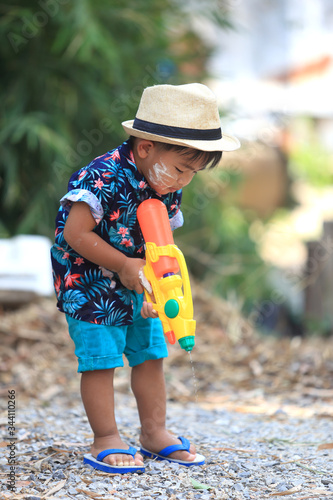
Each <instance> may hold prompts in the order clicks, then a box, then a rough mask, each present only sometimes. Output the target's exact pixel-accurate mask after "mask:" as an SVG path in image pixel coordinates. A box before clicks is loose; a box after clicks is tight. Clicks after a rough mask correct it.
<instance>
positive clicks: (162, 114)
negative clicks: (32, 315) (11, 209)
mask: <svg viewBox="0 0 333 500" xmlns="http://www.w3.org/2000/svg"><path fill="white" fill-rule="evenodd" d="M122 125H123V127H124V129H125V131H126V132H127V133H128V134H129V135H130V139H129V140H128V141H127V142H125V143H123V144H122V145H121V146H119V147H118V148H116V149H114V150H113V151H110V152H108V153H106V154H105V155H103V156H100V157H98V158H96V159H95V160H93V161H92V162H91V163H90V164H89V165H88V166H87V167H84V168H82V169H81V170H79V171H78V172H76V173H74V174H73V175H72V177H71V179H70V181H69V189H68V193H67V194H66V195H65V196H64V197H63V198H62V200H61V205H62V207H61V208H60V210H59V213H58V216H57V219H56V225H57V229H56V241H55V244H54V245H53V247H52V250H51V254H52V263H53V275H54V285H55V290H56V295H57V299H58V308H59V309H60V311H62V312H64V313H66V318H67V322H68V326H69V333H70V335H71V338H72V339H73V341H74V344H75V354H76V355H77V357H78V361H79V368H78V371H79V372H81V373H82V378H81V396H82V400H83V404H84V407H85V410H86V413H87V416H88V419H89V423H90V425H91V428H92V430H93V433H94V442H93V444H92V446H91V453H90V454H89V455H86V456H85V459H84V460H85V462H86V463H88V464H90V465H92V466H93V467H95V468H97V469H100V470H104V471H107V472H111V473H115V472H118V473H124V472H143V471H144V464H143V457H142V455H145V456H149V457H152V458H158V459H165V460H168V461H173V462H177V463H180V464H182V465H186V466H190V465H201V464H203V463H204V457H203V456H201V455H199V454H197V453H196V450H195V448H194V446H193V445H191V444H190V443H189V441H188V440H187V439H185V438H178V439H177V438H176V437H175V436H173V435H172V434H169V432H168V431H167V430H166V428H165V418H166V394H165V383H164V375H163V368H162V365H163V358H164V357H166V356H167V355H168V352H167V348H166V344H165V340H164V336H163V330H162V327H161V323H160V320H159V319H158V318H157V314H156V312H155V311H154V310H153V309H152V304H149V303H147V302H145V301H144V300H143V287H142V284H141V281H140V277H139V276H140V273H141V270H142V268H143V265H144V261H143V258H144V242H143V239H142V236H141V233H140V229H139V225H138V222H137V218H136V212H137V208H138V205H139V204H140V203H141V202H142V201H143V200H145V199H147V198H158V199H160V200H162V201H163V202H164V204H165V205H166V207H167V209H168V213H169V218H170V224H171V227H172V229H175V228H177V227H179V226H181V225H182V214H181V212H180V202H181V189H182V188H183V187H184V186H186V185H187V184H189V182H191V180H192V178H193V176H194V175H195V174H196V173H197V172H198V171H200V170H203V169H204V168H206V167H207V166H209V167H213V166H215V165H217V164H218V162H219V161H220V159H221V156H222V151H232V150H234V149H237V148H238V147H239V141H238V140H237V139H236V138H235V137H232V136H226V135H223V136H222V133H221V125H220V119H219V114H218V108H217V103H216V98H215V96H214V94H213V93H212V92H211V91H210V90H209V89H208V88H207V87H206V86H204V85H201V84H197V83H193V84H188V85H179V86H172V85H156V86H154V87H148V88H146V89H145V90H144V92H143V95H142V98H141V101H140V105H139V108H138V112H137V115H136V118H135V120H130V121H126V122H123V124H122ZM140 313H141V314H140ZM123 354H125V356H126V357H127V359H128V362H129V365H130V366H131V367H132V372H131V386H132V390H133V393H134V396H135V398H136V401H137V406H138V411H139V417H140V422H141V435H140V443H141V450H140V451H141V454H140V453H138V452H137V451H136V450H135V448H132V447H130V448H129V447H128V445H127V444H126V443H124V442H123V441H122V439H121V437H120V435H119V433H118V429H117V425H116V421H115V415H114V394H113V375H114V370H115V368H116V367H118V366H123V359H122V356H123Z"/></svg>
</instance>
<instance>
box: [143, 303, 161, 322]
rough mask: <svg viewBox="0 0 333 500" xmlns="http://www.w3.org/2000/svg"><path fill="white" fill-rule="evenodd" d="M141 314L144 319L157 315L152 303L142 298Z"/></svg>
mask: <svg viewBox="0 0 333 500" xmlns="http://www.w3.org/2000/svg"><path fill="white" fill-rule="evenodd" d="M141 316H142V317H143V318H144V319H147V318H157V317H158V314H157V312H156V311H155V309H154V308H153V304H152V303H151V302H146V301H145V300H144V302H143V305H142V309H141Z"/></svg>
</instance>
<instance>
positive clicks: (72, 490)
mask: <svg viewBox="0 0 333 500" xmlns="http://www.w3.org/2000/svg"><path fill="white" fill-rule="evenodd" d="M67 491H68V493H69V494H70V495H77V494H78V492H77V491H76V488H73V486H70V487H69V488H68V490H67Z"/></svg>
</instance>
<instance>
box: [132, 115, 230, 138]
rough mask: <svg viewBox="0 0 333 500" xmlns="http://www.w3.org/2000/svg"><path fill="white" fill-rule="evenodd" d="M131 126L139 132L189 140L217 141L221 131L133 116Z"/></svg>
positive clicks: (220, 136)
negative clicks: (173, 125) (175, 124)
mask: <svg viewBox="0 0 333 500" xmlns="http://www.w3.org/2000/svg"><path fill="white" fill-rule="evenodd" d="M133 128H134V129H136V130H140V131H141V132H147V133H149V134H154V135H160V136H163V137H170V138H172V139H187V140H190V141H218V140H219V139H222V131H221V129H220V128H211V129H200V130H198V129H195V128H184V127H172V126H169V125H160V124H158V123H152V122H147V121H146V120H140V119H139V118H135V120H134V122H133Z"/></svg>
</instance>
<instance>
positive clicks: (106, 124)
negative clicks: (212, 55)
mask: <svg viewBox="0 0 333 500" xmlns="http://www.w3.org/2000/svg"><path fill="white" fill-rule="evenodd" d="M0 14H1V17H0V34H1V38H2V44H1V48H0V57H1V63H2V72H3V75H2V87H1V104H0V106H1V109H0V130H1V133H0V143H1V147H2V154H1V166H0V200H1V201H0V203H1V205H0V210H1V221H0V236H1V237H4V236H10V235H14V234H18V233H38V234H47V235H51V234H52V233H53V221H54V217H55V214H56V211H57V208H58V205H59V201H58V200H59V198H60V197H61V196H62V195H63V194H64V192H65V191H66V187H67V181H68V179H69V177H70V175H71V173H72V172H74V171H75V170H77V169H78V168H80V167H81V166H83V165H85V164H87V163H88V162H89V161H91V159H92V158H94V157H95V156H98V155H99V154H102V153H104V152H105V151H107V150H109V149H111V148H113V147H115V146H117V145H118V144H120V143H121V142H122V141H123V140H124V139H125V137H126V136H125V134H124V132H123V129H122V127H121V122H122V121H123V120H126V119H130V118H133V117H134V115H135V111H136V109H137V105H138V102H139V99H140V96H141V93H142V90H143V88H145V87H146V86H148V85H153V84H158V83H184V82H185V81H186V79H192V78H193V74H192V75H191V76H190V77H184V76H183V75H182V73H181V70H182V65H183V64H184V62H186V63H192V64H193V65H194V67H195V68H199V73H197V74H196V75H195V79H196V80H199V79H200V76H203V71H204V67H203V65H202V61H203V60H205V58H207V55H208V53H209V50H210V49H209V48H207V47H205V44H204V43H203V42H201V41H200V39H199V38H198V36H197V35H195V33H194V32H193V30H192V27H191V18H190V17H186V16H184V15H183V11H182V5H181V3H179V2H175V1H173V0H128V1H127V2H122V1H120V0H80V2H70V1H68V0H40V1H39V2H34V1H32V0H17V1H15V2H14V3H12V2H0ZM208 14H209V16H210V17H213V18H216V19H217V21H219V22H220V23H221V22H222V21H221V19H218V18H217V14H216V11H215V10H214V9H211V10H209V9H208V10H207V11H206V15H207V16H208ZM209 16H208V17H209ZM222 17H223V16H222ZM224 19H225V16H224ZM194 42H195V46H196V48H197V50H196V52H193V46H194V45H193V44H194Z"/></svg>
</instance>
